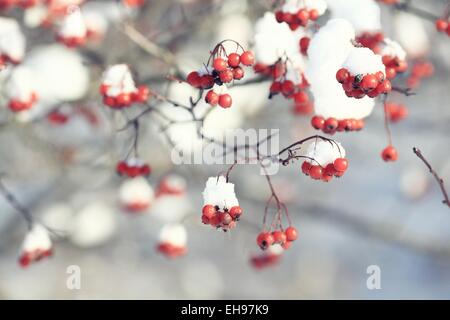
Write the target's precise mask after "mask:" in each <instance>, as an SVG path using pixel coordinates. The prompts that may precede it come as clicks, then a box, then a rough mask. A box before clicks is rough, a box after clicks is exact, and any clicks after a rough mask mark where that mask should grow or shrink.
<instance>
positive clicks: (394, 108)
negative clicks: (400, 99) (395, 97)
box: [385, 102, 408, 122]
mask: <svg viewBox="0 0 450 320" xmlns="http://www.w3.org/2000/svg"><path fill="white" fill-rule="evenodd" d="M385 110H386V113H387V116H388V118H389V121H391V122H399V121H400V120H403V119H405V118H406V117H407V116H408V109H407V108H406V107H405V106H404V105H403V104H400V103H395V102H386V105H385Z"/></svg>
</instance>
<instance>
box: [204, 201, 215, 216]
mask: <svg viewBox="0 0 450 320" xmlns="http://www.w3.org/2000/svg"><path fill="white" fill-rule="evenodd" d="M202 214H203V215H204V216H205V217H207V218H208V219H211V218H212V217H214V216H215V215H216V208H215V207H214V206H213V205H210V204H207V205H206V206H204V207H203V209H202Z"/></svg>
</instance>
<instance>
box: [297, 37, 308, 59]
mask: <svg viewBox="0 0 450 320" xmlns="http://www.w3.org/2000/svg"><path fill="white" fill-rule="evenodd" d="M310 42H311V39H310V38H309V37H303V38H301V39H300V42H299V44H300V52H301V53H302V54H303V55H305V56H306V55H307V53H308V48H309V43H310Z"/></svg>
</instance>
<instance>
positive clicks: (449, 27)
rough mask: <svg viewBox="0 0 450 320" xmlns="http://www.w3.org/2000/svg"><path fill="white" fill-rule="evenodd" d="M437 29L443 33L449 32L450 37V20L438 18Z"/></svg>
mask: <svg viewBox="0 0 450 320" xmlns="http://www.w3.org/2000/svg"><path fill="white" fill-rule="evenodd" d="M436 30H437V31H439V32H442V33H447V35H448V36H449V37H450V21H449V20H448V19H438V20H436Z"/></svg>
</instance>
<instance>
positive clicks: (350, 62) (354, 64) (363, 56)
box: [342, 47, 385, 75]
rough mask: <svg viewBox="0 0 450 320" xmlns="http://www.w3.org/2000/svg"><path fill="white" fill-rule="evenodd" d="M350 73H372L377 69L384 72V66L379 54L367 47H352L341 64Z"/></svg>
mask: <svg viewBox="0 0 450 320" xmlns="http://www.w3.org/2000/svg"><path fill="white" fill-rule="evenodd" d="M342 67H343V68H345V69H347V70H348V72H350V74H352V75H357V74H363V75H366V74H374V73H376V72H378V71H381V72H383V73H384V70H385V66H384V64H383V61H382V59H381V56H380V55H378V54H375V53H373V51H372V50H370V49H369V48H362V47H356V48H353V49H352V50H351V51H350V53H349V54H348V56H347V59H346V60H345V61H344V63H343V64H342Z"/></svg>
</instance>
